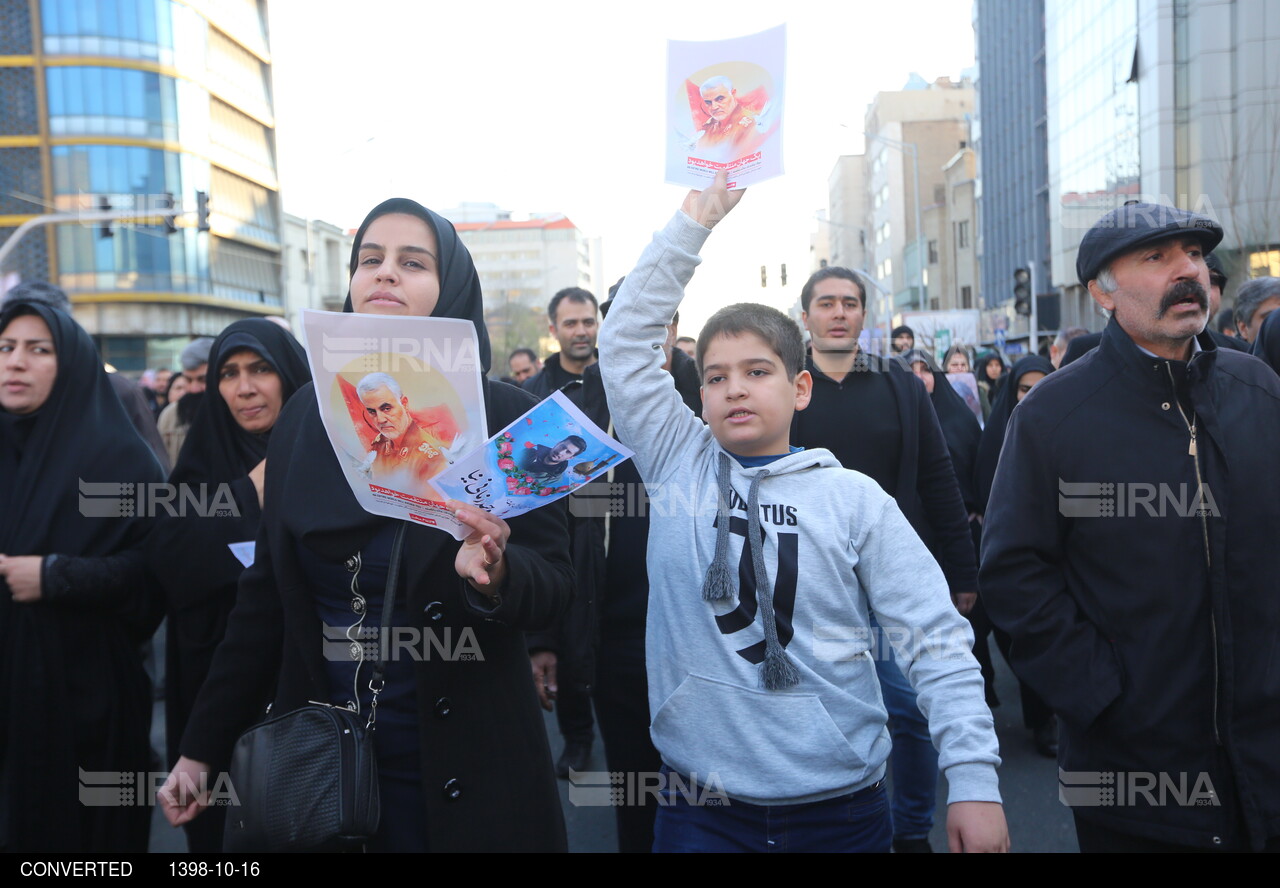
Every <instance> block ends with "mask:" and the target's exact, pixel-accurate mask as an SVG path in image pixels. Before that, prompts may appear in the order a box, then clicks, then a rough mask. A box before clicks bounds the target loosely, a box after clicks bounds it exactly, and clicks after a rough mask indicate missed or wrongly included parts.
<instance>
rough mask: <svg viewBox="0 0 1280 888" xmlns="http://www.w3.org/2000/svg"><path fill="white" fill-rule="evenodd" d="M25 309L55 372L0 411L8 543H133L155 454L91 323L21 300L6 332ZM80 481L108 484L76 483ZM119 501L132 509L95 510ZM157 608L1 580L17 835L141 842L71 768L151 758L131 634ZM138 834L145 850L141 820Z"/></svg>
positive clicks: (57, 843)
mask: <svg viewBox="0 0 1280 888" xmlns="http://www.w3.org/2000/svg"><path fill="white" fill-rule="evenodd" d="M25 314H30V315H36V316H38V317H40V318H41V319H42V320H43V321H44V322H45V324H47V325H48V327H49V330H50V333H51V334H52V336H53V343H54V351H55V352H56V354H57V360H58V373H57V377H56V379H55V380H54V384H53V388H52V390H51V391H50V394H49V398H48V399H47V400H46V401H45V403H44V404H43V405H41V407H40V408H39V409H38V410H36V411H35V412H34V413H32V414H24V415H22V416H15V415H14V414H11V413H7V412H5V411H3V410H0V552H3V553H4V554H6V555H53V554H57V555H63V556H77V557H81V556H105V555H113V554H117V553H120V552H123V551H126V550H128V549H130V548H132V547H134V546H135V545H139V544H141V543H142V541H143V540H144V539H145V537H146V534H147V531H148V530H149V529H150V526H151V523H150V521H149V520H148V519H146V518H142V517H137V516H133V517H130V515H129V513H131V512H133V511H135V509H133V508H132V505H133V503H135V502H137V503H141V502H142V501H143V498H142V496H139V495H138V494H140V493H143V491H142V490H140V488H141V487H142V486H143V485H147V484H153V483H158V482H160V481H162V480H163V479H164V475H163V473H162V471H161V468H160V463H159V462H158V461H157V460H156V457H155V454H153V453H152V452H151V450H150V448H148V447H147V445H146V443H145V442H144V441H143V440H142V438H140V437H139V436H138V432H137V430H136V429H135V428H134V426H133V424H132V423H131V422H130V421H129V417H128V416H127V415H126V414H125V411H124V407H122V406H121V404H120V399H119V398H117V397H116V395H115V392H114V391H113V390H112V388H111V383H110V382H109V381H108V379H107V374H106V371H105V370H104V369H103V367H102V359H101V358H100V357H99V355H98V350H97V349H96V348H95V347H94V344H93V340H92V339H90V338H89V334H88V333H86V332H85V331H84V329H83V328H82V327H81V326H80V325H79V324H77V323H76V322H75V321H74V320H72V319H71V317H70V316H69V315H67V314H65V313H63V312H62V311H60V310H58V309H55V308H52V307H50V306H48V305H43V304H38V303H29V302H21V301H16V302H12V303H10V304H8V305H6V306H5V308H4V311H3V312H0V331H3V330H4V329H5V328H7V327H8V326H9V324H10V322H12V321H13V320H14V318H16V317H19V316H21V315H25ZM82 483H88V484H97V485H103V487H104V488H107V490H103V489H102V488H98V489H96V490H95V489H93V488H89V489H88V490H82V488H81V485H82ZM125 485H127V487H126V486H125ZM111 488H114V490H111ZM110 493H115V494H117V496H119V497H120V498H118V499H114V500H113V499H112V498H111V496H110V495H109V494H110ZM125 497H129V498H127V499H126V498H125ZM135 497H136V499H135ZM112 505H114V506H116V508H117V509H118V510H119V511H124V512H125V514H124V515H119V514H118V512H117V514H114V515H111V514H108V515H101V514H100V515H95V514H94V513H95V512H99V513H101V512H103V511H109V510H108V509H106V508H104V507H107V506H112ZM86 506H89V508H86ZM94 506H96V507H97V508H93V507H94ZM121 507H128V508H121ZM144 511H145V510H144ZM3 586H4V584H3V582H0V587H3ZM137 597H138V598H145V596H141V595H140V596H137ZM149 606H150V603H149V601H143V602H142V604H141V610H139V611H133V612H130V613H128V614H125V613H120V614H116V613H113V612H111V611H109V610H106V609H102V608H95V607H92V606H89V607H81V606H68V605H61V606H53V605H51V604H45V603H42V602H36V603H32V604H18V603H15V602H14V601H13V598H12V597H11V595H10V594H9V590H8V589H7V588H0V689H3V690H2V692H0V693H3V697H0V743H3V746H4V749H3V752H2V753H0V755H3V758H4V760H5V761H6V763H7V764H8V765H9V766H10V767H9V768H8V769H7V770H11V771H12V772H13V773H11V774H7V775H6V776H7V778H8V779H9V781H10V785H9V786H7V787H6V789H5V792H4V793H3V794H2V795H0V804H3V805H4V806H5V807H6V809H7V810H6V811H5V815H4V816H7V817H8V818H9V820H10V822H9V823H8V824H7V826H8V830H9V836H8V838H9V839H10V840H11V842H12V843H13V847H16V848H28V849H46V850H60V851H77V850H78V851H84V850H85V849H88V848H91V847H96V848H102V849H105V848H108V847H110V848H124V849H126V850H129V849H130V848H132V847H133V846H134V845H135V844H136V843H137V841H138V830H137V824H136V823H135V819H133V818H127V817H122V816H120V813H121V812H118V811H116V812H110V813H108V812H107V810H106V809H91V810H94V811H96V812H99V813H100V814H101V816H98V815H97V814H95V813H86V809H85V808H84V807H83V806H82V805H78V804H77V803H76V798H77V795H76V784H75V779H76V778H75V774H76V764H77V762H79V763H80V764H81V765H82V766H83V765H84V764H86V763H89V764H90V767H92V766H93V764H95V763H96V764H97V765H98V767H99V768H103V767H110V768H113V769H118V770H131V769H136V768H144V767H145V766H146V758H145V756H146V728H145V723H144V722H143V721H142V719H144V718H145V716H146V713H147V712H148V711H149V700H148V699H147V694H146V682H145V677H144V675H143V673H142V669H141V665H140V664H139V663H138V662H137V651H136V648H135V647H134V644H135V643H136V641H137V640H138V639H137V636H139V635H141V634H142V633H144V632H146V633H148V634H149V632H150V630H151V629H153V628H154V622H150V621H149V617H148V614H147V613H144V612H143V611H146V610H147V608H148V607H149ZM73 689H74V690H73ZM77 707H79V708H77ZM86 708H87V711H86ZM86 723H88V724H92V725H93V726H94V727H93V731H92V732H91V733H90V734H89V735H85V734H84V733H82V732H83V731H84V724H86ZM81 755H83V756H87V757H89V758H88V759H86V758H82V757H80V756H81ZM141 836H142V837H143V841H142V847H144V848H145V836H146V821H145V819H144V820H142V821H141Z"/></svg>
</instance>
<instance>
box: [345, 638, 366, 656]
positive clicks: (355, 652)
mask: <svg viewBox="0 0 1280 888" xmlns="http://www.w3.org/2000/svg"><path fill="white" fill-rule="evenodd" d="M347 650H348V651H350V652H351V659H353V660H359V659H361V655H362V654H363V653H364V652H363V651H362V650H360V642H358V641H353V642H351V647H349V648H348V649H347Z"/></svg>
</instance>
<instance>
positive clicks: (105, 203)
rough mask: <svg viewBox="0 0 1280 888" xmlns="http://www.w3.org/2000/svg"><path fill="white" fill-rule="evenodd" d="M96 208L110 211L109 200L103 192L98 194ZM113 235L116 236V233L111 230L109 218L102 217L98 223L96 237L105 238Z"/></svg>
mask: <svg viewBox="0 0 1280 888" xmlns="http://www.w3.org/2000/svg"><path fill="white" fill-rule="evenodd" d="M98 209H100V210H103V211H105V212H110V211H111V200H110V199H109V198H108V197H107V196H106V195H105V194H100V195H98ZM115 236H116V233H115V232H114V231H112V230H111V220H110V219H103V220H102V221H101V222H100V223H98V237H100V238H103V239H106V238H108V237H115Z"/></svg>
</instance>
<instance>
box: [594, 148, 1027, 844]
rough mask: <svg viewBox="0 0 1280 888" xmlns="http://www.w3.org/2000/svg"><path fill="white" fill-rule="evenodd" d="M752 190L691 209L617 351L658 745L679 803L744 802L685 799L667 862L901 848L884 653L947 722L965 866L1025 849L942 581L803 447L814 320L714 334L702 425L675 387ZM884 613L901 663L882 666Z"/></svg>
mask: <svg viewBox="0 0 1280 888" xmlns="http://www.w3.org/2000/svg"><path fill="white" fill-rule="evenodd" d="M742 193H743V192H741V191H734V192H731V191H729V190H728V188H727V184H726V179H725V176H724V173H723V172H722V173H720V174H719V175H717V177H716V181H715V184H714V185H713V186H711V187H710V188H708V189H707V190H705V191H701V192H698V191H691V192H690V193H689V195H688V197H686V198H685V201H684V205H683V207H682V209H681V211H680V212H678V213H677V214H676V216H675V217H674V218H673V219H672V220H671V222H670V223H668V225H667V227H666V228H665V229H664V230H663V231H661V232H659V233H658V234H657V235H656V236H655V237H654V240H653V243H652V244H650V246H649V247H648V248H647V249H646V250H645V253H644V255H643V256H642V257H641V258H640V262H639V264H638V265H637V266H636V268H635V270H634V271H632V272H631V273H630V274H628V275H627V277H626V281H625V283H624V284H623V286H622V289H621V290H620V291H619V293H618V295H617V297H616V298H615V300H614V307H613V310H612V311H611V312H610V313H609V317H608V319H607V321H606V322H605V324H604V327H603V328H602V331H601V336H600V367H601V375H602V377H603V379H604V384H605V389H606V391H607V393H608V396H609V403H610V405H612V406H613V408H614V409H613V416H614V422H615V425H616V427H617V428H618V430H619V433H620V436H621V437H622V439H623V440H626V441H627V442H628V443H629V444H630V445H631V446H632V447H633V449H634V450H635V454H636V456H635V459H636V465H637V467H638V468H639V470H640V474H641V476H642V477H643V478H644V480H645V484H646V486H647V487H648V488H649V492H650V497H651V503H650V521H651V524H650V535H649V563H650V570H649V576H650V594H649V613H648V629H647V637H646V658H647V662H648V671H649V704H650V710H651V711H652V713H653V723H652V725H651V728H650V733H651V734H652V737H653V741H654V744H655V746H656V747H657V749H658V751H659V752H660V753H661V754H662V759H663V762H664V763H665V765H666V767H667V768H669V769H670V771H671V772H674V773H673V774H672V775H671V777H672V785H673V786H680V785H684V786H689V785H698V784H701V785H704V786H714V787H715V788H716V789H718V790H722V792H723V795H724V796H727V800H728V804H727V805H718V806H717V805H704V806H699V805H697V804H691V803H690V799H694V800H696V798H697V796H696V795H695V794H690V793H682V792H668V793H667V794H666V795H665V796H664V797H663V803H662V806H661V807H660V808H659V810H658V819H657V824H656V827H655V842H654V850H655V851H662V850H744V851H746V850H760V851H772V850H827V851H832V850H883V851H887V850H888V849H889V843H890V838H891V829H890V827H889V814H888V806H887V803H886V802H885V798H884V790H883V786H882V781H883V777H884V772H885V760H886V759H887V757H888V755H889V751H890V739H889V732H888V730H887V728H886V720H887V716H886V714H885V710H884V705H883V703H882V701H881V697H880V689H879V684H878V682H877V680H876V672H875V664H874V661H873V659H872V658H873V656H896V658H897V661H898V663H899V665H900V666H901V667H902V669H903V671H904V672H905V673H906V675H907V677H908V678H909V679H910V681H911V683H912V685H913V686H914V687H915V689H916V691H917V693H918V695H919V702H920V707H921V709H922V710H923V711H924V713H925V715H926V716H927V717H928V719H929V728H930V733H931V734H932V737H933V741H934V745H935V746H937V747H938V750H939V767H940V768H941V770H942V771H943V773H945V774H946V776H947V781H948V785H949V789H950V793H949V810H948V817H947V833H948V837H949V844H950V846H951V849H952V850H953V851H956V850H964V851H1004V850H1007V849H1008V845H1009V839H1008V831H1007V827H1006V825H1005V820H1004V810H1003V808H1002V806H1001V805H1000V794H999V789H998V786H997V780H996V766H997V765H998V764H999V762H1000V758H999V755H998V754H997V744H996V738H995V731H994V727H993V724H992V718H991V712H990V710H989V709H988V708H987V706H986V703H985V701H984V697H983V686H982V676H981V674H980V672H979V670H978V665H977V663H976V661H974V659H973V657H972V655H971V654H970V648H971V646H972V641H973V638H972V632H971V630H970V629H969V626H968V623H967V622H966V621H965V620H964V619H963V618H962V617H961V616H960V615H959V614H958V613H957V612H956V610H955V608H954V607H953V606H952V604H951V599H950V596H949V593H948V590H947V584H946V581H945V579H944V578H943V575H942V571H941V570H940V569H939V568H938V565H937V563H936V562H935V561H934V560H933V558H932V557H931V556H930V555H929V552H928V550H927V549H926V548H925V546H924V544H923V543H922V542H921V541H920V539H919V537H917V536H916V534H915V532H914V531H913V530H912V529H911V526H910V524H908V523H907V520H906V519H905V518H904V517H903V516H902V513H901V512H900V511H899V510H898V508H897V506H896V505H895V503H894V502H893V500H892V499H891V498H890V497H888V496H887V495H886V494H884V493H883V492H882V491H881V490H880V488H879V486H878V485H877V484H876V483H875V482H874V481H872V480H871V479H869V478H867V477H866V476H864V475H861V474H859V473H857V472H854V471H850V470H848V469H845V468H843V467H842V466H841V465H840V463H839V462H838V461H837V460H836V459H835V458H834V457H833V456H832V455H831V454H830V453H829V452H828V451H826V450H800V449H799V448H793V447H791V446H790V443H789V436H790V427H791V418H792V415H793V414H794V411H796V410H803V409H804V408H805V406H806V405H807V404H808V401H809V393H810V387H811V379H810V377H809V374H808V373H807V372H805V371H804V369H803V367H804V346H803V341H802V339H801V337H800V332H799V329H798V328H797V327H796V325H795V323H794V322H793V321H791V320H790V319H789V318H787V317H786V316H785V315H782V314H781V313H780V312H777V311H775V310H773V309H769V308H766V307H764V306H753V305H736V306H730V307H729V308H726V309H722V310H721V311H720V312H718V313H717V314H716V315H715V316H713V317H712V319H711V320H710V321H709V322H708V324H707V326H706V327H705V328H704V330H703V334H702V336H700V337H699V341H698V355H697V361H698V370H699V374H700V376H701V378H702V399H703V419H704V420H705V421H706V423H707V424H706V425H705V426H704V425H703V424H702V422H699V421H698V419H697V418H696V417H695V416H694V415H693V413H692V412H691V411H690V410H689V409H688V407H686V406H685V404H684V403H683V401H682V400H681V398H680V395H679V394H678V393H677V391H676V389H675V386H674V384H673V383H672V381H671V377H670V376H669V375H668V374H666V373H664V372H663V371H662V366H661V365H662V360H663V356H662V351H661V348H660V347H659V346H660V345H661V343H662V342H663V340H664V338H665V336H666V324H667V323H668V322H669V321H670V319H671V316H672V315H673V314H674V312H675V310H676V308H677V307H678V306H679V303H680V300H681V298H682V297H683V295H684V287H685V285H686V284H687V283H688V281H689V279H690V278H691V277H692V276H693V271H694V269H695V268H696V266H697V265H698V263H699V261H700V260H699V258H698V255H697V254H698V250H699V249H700V248H701V246H702V244H703V242H704V241H705V240H706V238H707V236H708V234H710V228H711V226H713V225H715V224H716V223H717V222H718V221H719V220H720V219H721V218H723V217H724V215H725V214H726V213H728V211H729V210H731V209H732V208H733V207H734V206H735V205H736V204H737V202H738V200H740V199H741V196H742ZM871 612H874V613H875V615H876V617H877V619H878V620H879V622H880V623H881V625H882V626H884V627H885V628H886V633H887V635H888V636H889V638H890V639H891V640H892V643H893V648H894V651H893V652H892V653H890V652H888V651H875V650H872V646H871V643H870V639H871V638H872V637H873V635H872V633H871V632H870V631H869V622H868V615H869V613H871ZM676 775H678V777H677V776H676ZM716 796H717V797H719V793H717V794H716Z"/></svg>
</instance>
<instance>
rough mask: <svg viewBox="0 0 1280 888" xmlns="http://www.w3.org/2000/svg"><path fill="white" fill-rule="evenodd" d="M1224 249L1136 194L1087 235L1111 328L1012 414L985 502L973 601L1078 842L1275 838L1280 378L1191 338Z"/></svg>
mask: <svg viewBox="0 0 1280 888" xmlns="http://www.w3.org/2000/svg"><path fill="white" fill-rule="evenodd" d="M1221 239H1222V228H1221V227H1220V226H1219V225H1218V224H1217V223H1216V222H1214V221H1213V220H1211V219H1209V218H1207V217H1204V216H1200V215H1197V214H1193V213H1188V212H1184V211H1181V210H1177V209H1173V208H1170V207H1164V206H1158V205H1153V204H1144V203H1137V204H1133V205H1127V206H1124V207H1121V208H1120V209H1118V210H1115V211H1112V212H1111V213H1109V214H1107V215H1106V216H1104V217H1103V218H1102V219H1101V220H1099V222H1098V223H1097V224H1096V225H1095V226H1094V227H1093V228H1092V229H1090V231H1089V232H1088V233H1087V234H1086V235H1085V237H1084V239H1083V240H1082V241H1081V244H1080V251H1079V256H1078V258H1077V262H1076V265H1077V273H1078V275H1079V279H1080V280H1081V281H1084V282H1086V283H1087V284H1088V286H1089V291H1090V293H1091V295H1092V296H1093V298H1094V300H1095V301H1097V302H1098V304H1099V305H1101V306H1102V307H1103V308H1105V309H1107V310H1108V311H1110V312H1112V319H1111V321H1110V323H1109V325H1108V326H1107V329H1106V330H1105V332H1104V333H1103V337H1102V343H1101V344H1100V345H1099V346H1098V348H1097V349H1096V350H1095V351H1093V352H1091V353H1089V354H1088V355H1086V356H1085V357H1083V358H1081V359H1080V360H1079V361H1077V362H1075V363H1074V364H1071V365H1070V366H1067V367H1064V368H1063V369H1062V370H1060V371H1058V372H1057V373H1054V374H1053V375H1052V376H1050V377H1049V378H1047V379H1045V380H1044V382H1043V383H1042V384H1041V385H1039V386H1037V387H1036V388H1035V389H1034V390H1033V391H1032V392H1031V393H1030V394H1029V395H1028V396H1027V397H1026V399H1024V400H1023V402H1022V403H1021V404H1019V405H1018V407H1017V408H1016V409H1015V410H1014V412H1013V417H1012V420H1011V422H1010V424H1009V429H1008V433H1007V435H1006V437H1005V442H1004V450H1003V453H1002V454H1001V457H1000V465H999V469H998V471H997V473H996V477H995V482H994V485H993V488H992V492H991V501H990V505H989V507H988V510H987V515H986V525H985V528H984V533H983V546H982V569H981V577H980V580H981V588H982V595H983V601H984V603H985V604H986V607H987V609H988V612H989V614H990V616H991V619H992V620H993V622H995V623H996V624H997V625H998V626H1001V627H1002V628H1004V629H1005V630H1006V631H1007V632H1008V633H1009V634H1010V636H1011V637H1012V639H1013V644H1012V655H1013V658H1012V665H1013V668H1014V670H1015V671H1016V672H1017V673H1018V675H1019V676H1020V677H1021V678H1022V679H1023V680H1024V681H1026V682H1027V683H1028V684H1029V685H1031V686H1032V687H1033V688H1034V689H1035V690H1036V691H1037V692H1038V693H1039V694H1040V695H1041V696H1042V697H1044V699H1045V700H1046V701H1047V702H1048V703H1049V705H1050V706H1052V707H1053V709H1054V710H1055V711H1056V712H1057V713H1058V715H1059V717H1060V719H1061V724H1062V737H1061V745H1060V751H1059V765H1060V767H1061V769H1062V771H1061V772H1060V783H1061V785H1060V789H1059V794H1060V798H1061V799H1062V800H1063V801H1064V802H1065V803H1066V804H1068V805H1070V806H1072V807H1073V813H1074V815H1075V819H1076V830H1077V836H1078V838H1079V841H1080V848H1081V850H1082V851H1110V850H1125V851H1137V850H1174V849H1177V848H1182V849H1187V848H1204V849H1223V850H1227V849H1241V850H1243V849H1248V848H1253V849H1255V850H1257V849H1261V848H1263V847H1267V846H1271V847H1275V846H1276V844H1277V836H1280V758H1277V755H1276V750H1277V749H1280V668H1277V666H1278V663H1280V661H1277V659H1276V651H1278V650H1280V596H1277V595H1276V594H1275V592H1276V590H1275V582H1276V580H1275V578H1276V576H1277V575H1280V547H1277V546H1276V545H1275V541H1274V532H1275V528H1276V527H1277V526H1280V499H1277V497H1276V495H1275V491H1276V490H1277V488H1278V487H1280V466H1278V465H1277V463H1276V461H1275V456H1274V455H1275V453H1276V449H1277V447H1278V446H1280V378H1277V376H1276V375H1275V373H1273V372H1272V371H1271V370H1270V368H1268V367H1267V366H1265V365H1264V364H1262V363H1261V362H1259V361H1256V360H1254V359H1252V358H1250V357H1249V356H1247V355H1242V354H1239V353H1238V352H1234V351H1228V350H1227V349H1220V348H1218V347H1216V345H1215V343H1214V341H1213V339H1212V338H1211V337H1210V336H1208V335H1206V334H1204V333H1202V331H1203V330H1204V327H1205V324H1206V322H1207V321H1208V317H1209V298H1208V292H1207V291H1208V286H1209V269H1208V267H1207V266H1206V264H1205V260H1204V255H1205V253H1207V252H1209V251H1210V250H1212V249H1213V247H1214V246H1216V245H1217V244H1218V242H1219V241H1220V240H1221ZM1246 427H1247V428H1249V429H1250V433H1249V435H1247V436H1243V435H1241V434H1240V433H1239V430H1240V429H1242V428H1246Z"/></svg>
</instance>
